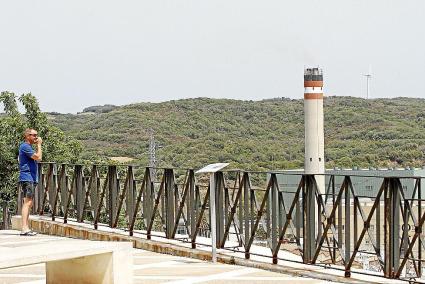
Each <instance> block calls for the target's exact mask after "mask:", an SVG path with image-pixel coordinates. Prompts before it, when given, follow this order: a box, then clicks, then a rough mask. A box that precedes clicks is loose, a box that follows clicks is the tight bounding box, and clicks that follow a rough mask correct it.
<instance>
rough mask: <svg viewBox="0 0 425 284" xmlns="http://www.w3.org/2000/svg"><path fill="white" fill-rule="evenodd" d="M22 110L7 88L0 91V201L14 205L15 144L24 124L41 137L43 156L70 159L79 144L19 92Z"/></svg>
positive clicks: (74, 157) (33, 100)
mask: <svg viewBox="0 0 425 284" xmlns="http://www.w3.org/2000/svg"><path fill="white" fill-rule="evenodd" d="M19 102H20V103H22V105H23V107H24V109H25V113H24V114H21V113H20V112H19V110H18V103H17V97H16V95H15V94H14V93H11V92H2V93H1V94H0V103H2V104H3V106H4V114H3V115H1V114H0V205H2V207H4V206H7V207H9V208H11V209H13V210H14V209H15V207H16V197H17V182H18V171H19V169H18V161H17V156H18V147H19V144H20V143H21V142H22V140H23V132H24V130H25V129H26V128H34V129H36V130H37V131H38V132H39V134H40V136H41V137H42V138H43V152H44V153H43V160H44V161H55V162H69V163H74V162H76V161H77V160H78V158H79V153H80V152H81V146H80V144H79V142H78V141H77V140H75V139H74V138H70V137H68V136H66V135H65V134H64V133H63V132H62V131H61V130H60V129H59V128H57V127H54V126H52V125H50V124H49V122H48V120H47V116H46V114H44V113H43V112H41V110H40V107H39V105H38V101H37V99H36V98H35V97H34V96H33V95H31V94H30V93H28V94H23V95H21V96H20V97H19Z"/></svg>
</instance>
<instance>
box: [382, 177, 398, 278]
mask: <svg viewBox="0 0 425 284" xmlns="http://www.w3.org/2000/svg"><path fill="white" fill-rule="evenodd" d="M396 182H397V180H396V179H394V178H390V179H389V187H387V188H386V191H387V193H386V195H385V265H384V268H385V270H384V275H385V277H388V278H394V277H395V274H396V272H397V271H398V268H399V263H400V251H399V247H400V228H399V226H400V194H399V192H398V187H397V183H396Z"/></svg>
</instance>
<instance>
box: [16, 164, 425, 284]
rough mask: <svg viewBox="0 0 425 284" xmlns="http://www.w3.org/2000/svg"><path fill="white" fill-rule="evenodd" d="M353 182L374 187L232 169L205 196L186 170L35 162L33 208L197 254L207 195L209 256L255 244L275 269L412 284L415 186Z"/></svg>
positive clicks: (418, 270) (417, 260) (406, 181)
mask: <svg viewBox="0 0 425 284" xmlns="http://www.w3.org/2000/svg"><path fill="white" fill-rule="evenodd" d="M322 176H323V175H322ZM360 177H363V178H368V179H369V180H370V179H376V181H377V182H379V185H380V186H379V188H377V189H376V191H374V192H372V193H371V194H368V195H362V194H360V193H359V189H358V188H356V187H357V185H356V186H355V185H354V183H353V182H352V180H353V178H354V176H349V175H324V178H325V180H326V188H324V189H322V190H319V186H318V182H317V180H318V175H316V176H315V175H307V174H300V173H291V172H247V171H240V170H230V171H220V172H217V173H215V174H214V179H215V182H214V183H213V184H215V188H214V189H211V188H209V182H208V177H205V176H197V175H195V172H194V170H192V169H171V168H155V169H152V168H149V167H146V168H142V167H137V166H116V165H90V166H87V165H67V164H55V163H42V164H39V181H40V182H39V184H38V190H36V194H35V202H34V208H33V209H34V211H36V212H37V213H38V214H40V215H43V214H49V215H50V216H51V218H52V220H55V218H57V217H61V218H63V222H65V223H66V222H67V221H68V220H71V219H72V220H76V221H77V222H91V223H92V224H93V226H94V228H95V229H97V228H98V226H99V225H100V224H107V226H109V227H111V228H122V229H124V230H127V231H128V233H129V234H130V235H133V233H134V232H143V233H144V234H146V236H147V238H148V239H150V238H151V237H152V236H159V234H157V233H156V232H158V231H161V232H163V233H164V236H165V237H166V238H169V239H180V240H182V241H188V242H190V243H191V244H192V248H196V246H197V245H198V243H197V237H198V236H200V235H202V236H205V235H206V236H208V234H210V231H209V229H210V216H209V215H210V214H209V212H210V210H209V191H210V190H214V192H215V198H216V202H215V206H216V208H215V209H216V210H215V212H216V228H217V231H216V247H217V248H221V249H226V250H233V251H240V250H243V251H244V252H245V258H247V259H248V258H250V257H251V256H252V255H257V253H254V252H253V250H252V248H253V245H254V244H257V245H262V246H265V247H267V248H268V249H269V250H270V252H271V253H270V254H269V255H268V256H271V261H272V262H273V263H274V264H277V263H278V261H279V260H280V259H285V258H284V257H282V255H283V254H282V252H283V251H289V252H291V253H292V254H293V255H298V256H299V259H298V260H296V259H295V260H294V259H285V260H290V261H300V262H302V263H305V264H312V265H332V267H334V268H337V269H338V268H340V269H343V270H344V271H345V276H346V277H349V276H350V274H351V272H352V271H353V267H357V268H364V269H366V270H367V269H370V270H374V271H380V272H381V274H382V276H384V277H386V278H399V279H404V280H411V279H415V280H416V281H420V280H421V277H422V262H423V261H424V259H423V257H422V255H423V252H424V250H425V240H424V235H423V233H422V228H423V225H424V221H425V211H424V210H422V201H424V199H422V196H421V181H422V180H421V178H420V177H395V176H387V177H377V176H366V175H364V176H359V175H356V176H355V178H360ZM285 179H286V180H288V179H290V180H291V182H287V181H286V182H285V181H284V180H285ZM18 204H19V205H20V203H19V202H18ZM19 207H20V206H19ZM18 210H20V208H18ZM176 235H178V237H177V236H176ZM264 256H267V254H264ZM364 272H367V271H364Z"/></svg>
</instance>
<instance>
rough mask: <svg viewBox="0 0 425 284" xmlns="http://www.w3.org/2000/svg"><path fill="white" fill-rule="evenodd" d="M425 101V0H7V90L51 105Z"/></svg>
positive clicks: (3, 54)
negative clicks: (322, 96)
mask: <svg viewBox="0 0 425 284" xmlns="http://www.w3.org/2000/svg"><path fill="white" fill-rule="evenodd" d="M317 65H320V66H321V67H322V68H323V69H324V74H325V88H326V89H325V93H326V94H327V95H351V96H365V94H366V91H365V85H366V84H365V79H364V77H362V74H364V73H366V72H367V71H368V68H369V65H371V66H372V74H373V79H372V82H371V83H372V87H371V97H397V96H409V97H422V98H424V97H425V91H424V90H425V88H424V87H423V85H424V83H425V1H423V0H415V1H413V0H412V1H401V0H399V1H390V0H379V1H378V0H373V1H370V0H344V1H342V0H334V1H326V0H321V1H299V0H297V1H282V0H276V1H267V0H262V1H259V0H257V1H249V0H239V1H232V0H209V1H202V0H193V1H183V0H179V1H161V0H151V1H141V0H138V1H123V0H121V1H105V0H102V1H92V0H90V1H89V0H72V1H58V0H54V1H53V0H52V1H46V0H38V1H37V0H28V1H7V0H0V90H1V91H3V90H9V91H13V92H15V93H17V94H20V93H23V92H32V93H33V94H34V95H35V96H37V98H38V99H39V101H40V104H41V107H42V109H43V110H44V111H59V112H77V111H81V110H82V109H83V108H84V107H87V106H91V105H99V104H118V105H121V104H127V103H132V102H142V101H145V102H146V101H150V102H158V101H165V100H170V99H179V98H188V97H214V98H237V99H246V100H258V99H264V98H273V97H283V96H284V97H290V98H302V96H303V85H302V83H303V76H302V75H303V68H304V66H317Z"/></svg>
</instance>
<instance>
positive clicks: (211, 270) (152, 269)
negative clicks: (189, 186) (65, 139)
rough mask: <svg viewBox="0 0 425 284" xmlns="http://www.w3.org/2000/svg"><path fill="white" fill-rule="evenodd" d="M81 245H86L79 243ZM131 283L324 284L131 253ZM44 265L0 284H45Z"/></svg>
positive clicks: (7, 240)
mask: <svg viewBox="0 0 425 284" xmlns="http://www.w3.org/2000/svg"><path fill="white" fill-rule="evenodd" d="M64 240H68V239H67V238H61V237H53V236H47V235H37V236H35V237H21V236H19V232H18V231H0V247H9V248H15V249H16V250H20V249H25V246H27V245H34V244H37V243H48V242H60V241H64ZM81 242H90V241H83V240H81ZM133 252H134V254H133V269H134V283H182V284H183V283H189V284H190V283H223V284H224V283H291V284H295V283H327V282H325V281H319V280H315V279H309V278H300V277H293V276H290V275H285V274H280V273H274V272H269V271H263V270H259V269H254V268H247V267H242V266H236V265H226V264H213V263H210V262H204V261H201V260H196V259H188V258H182V257H177V256H170V255H163V254H158V253H153V252H149V251H144V250H140V249H134V250H133ZM44 269H45V266H44V264H36V265H31V266H25V267H16V268H9V269H2V270H0V283H27V284H41V283H45V276H44V273H45V271H44ZM334 283H335V282H334Z"/></svg>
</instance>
